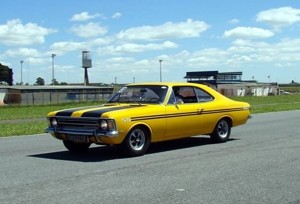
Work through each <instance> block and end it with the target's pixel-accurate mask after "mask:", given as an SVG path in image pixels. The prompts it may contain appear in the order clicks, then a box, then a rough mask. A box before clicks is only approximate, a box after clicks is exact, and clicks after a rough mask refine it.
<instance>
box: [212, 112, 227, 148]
mask: <svg viewBox="0 0 300 204" xmlns="http://www.w3.org/2000/svg"><path fill="white" fill-rule="evenodd" d="M230 133H231V125H230V123H229V121H228V120H226V119H224V118H223V119H221V120H219V121H218V123H217V125H216V127H215V129H214V131H213V132H212V134H211V135H210V138H211V139H212V141H213V142H217V143H221V142H226V141H227V140H228V139H229V137H230Z"/></svg>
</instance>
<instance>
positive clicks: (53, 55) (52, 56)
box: [51, 54, 56, 85]
mask: <svg viewBox="0 0 300 204" xmlns="http://www.w3.org/2000/svg"><path fill="white" fill-rule="evenodd" d="M55 56H56V54H52V55H51V58H52V85H54V57H55Z"/></svg>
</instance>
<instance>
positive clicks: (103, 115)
mask: <svg viewBox="0 0 300 204" xmlns="http://www.w3.org/2000/svg"><path fill="white" fill-rule="evenodd" d="M249 117H250V105H249V104H248V103H245V102H239V101H234V100H231V99H229V98H227V97H225V96H223V95H222V94H220V93H219V92H217V91H215V90H214V89H212V88H209V87H208V86H206V85H201V84H195V83H163V82H160V83H136V84H129V85H126V86H124V87H123V88H121V89H120V91H118V92H117V93H115V94H114V95H113V96H112V97H111V98H110V99H109V100H108V101H107V103H105V104H102V105H99V106H95V107H84V108H74V109H66V110H60V111H54V112H50V113H48V116H47V118H48V122H49V127H48V128H47V129H46V132H48V133H51V135H52V136H53V137H55V138H57V139H60V140H63V143H64V145H65V147H66V148H67V149H68V150H70V151H72V152H83V151H86V150H87V149H88V148H89V146H90V145H91V144H92V143H95V144H106V145H119V146H120V147H121V149H122V150H124V152H125V153H126V154H128V155H129V156H141V155H143V154H145V152H146V151H147V149H148V147H149V145H150V143H153V142H160V141H166V140H173V139H179V138H184V137H191V136H196V135H210V137H211V139H212V140H213V141H214V142H226V141H227V140H228V138H229V136H230V133H231V127H234V126H238V125H242V124H245V123H246V122H247V120H248V118H249Z"/></svg>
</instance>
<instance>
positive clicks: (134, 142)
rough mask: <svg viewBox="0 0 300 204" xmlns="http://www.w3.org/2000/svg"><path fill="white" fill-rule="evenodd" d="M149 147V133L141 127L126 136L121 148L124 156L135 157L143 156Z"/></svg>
mask: <svg viewBox="0 0 300 204" xmlns="http://www.w3.org/2000/svg"><path fill="white" fill-rule="evenodd" d="M149 145H150V134H149V131H148V130H147V129H146V128H144V127H142V126H137V127H135V128H133V129H132V130H131V131H130V132H129V133H128V134H127V136H126V138H125V140H124V141H123V143H122V145H121V148H122V151H123V153H124V154H126V155H128V156H132V157H136V156H142V155H144V154H145V153H146V151H147V149H148V147H149Z"/></svg>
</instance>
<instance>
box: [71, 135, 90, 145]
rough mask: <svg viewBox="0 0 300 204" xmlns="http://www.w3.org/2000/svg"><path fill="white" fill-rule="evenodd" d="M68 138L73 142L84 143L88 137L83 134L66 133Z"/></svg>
mask: <svg viewBox="0 0 300 204" xmlns="http://www.w3.org/2000/svg"><path fill="white" fill-rule="evenodd" d="M67 137H68V140H70V141H73V142H81V143H86V142H88V138H87V136H85V135H68V136H67Z"/></svg>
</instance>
